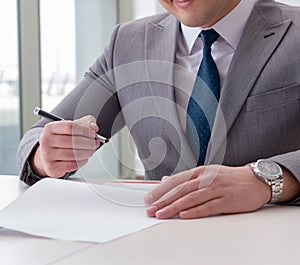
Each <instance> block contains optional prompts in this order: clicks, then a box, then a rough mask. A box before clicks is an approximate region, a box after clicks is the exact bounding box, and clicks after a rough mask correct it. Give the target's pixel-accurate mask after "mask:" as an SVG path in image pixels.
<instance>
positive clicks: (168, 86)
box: [145, 15, 197, 173]
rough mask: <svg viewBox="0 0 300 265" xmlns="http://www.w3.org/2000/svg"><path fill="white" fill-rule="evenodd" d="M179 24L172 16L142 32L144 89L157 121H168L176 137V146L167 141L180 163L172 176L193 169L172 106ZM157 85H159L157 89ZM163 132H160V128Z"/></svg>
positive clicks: (191, 158)
mask: <svg viewBox="0 0 300 265" xmlns="http://www.w3.org/2000/svg"><path fill="white" fill-rule="evenodd" d="M178 32H179V23H178V21H177V19H176V18H175V17H173V16H172V15H169V16H167V17H166V18H165V19H164V20H163V21H161V22H159V23H149V24H148V25H147V28H146V32H145V62H146V66H145V69H146V73H147V78H148V80H150V81H155V82H148V88H149V90H150V91H151V96H152V99H150V102H151V103H150V104H151V105H152V106H154V108H155V110H156V113H157V115H158V117H160V118H163V119H164V120H166V121H168V122H169V123H170V124H171V125H172V128H174V130H176V132H177V133H178V135H179V136H180V143H178V141H173V140H172V139H169V141H171V142H172V143H173V145H174V146H175V147H176V149H177V150H178V152H180V154H181V155H180V161H179V162H178V164H177V168H176V169H175V170H174V173H175V172H179V171H182V170H186V169H189V168H192V167H195V165H196V164H197V162H196V159H195V157H194V155H193V152H192V151H191V149H190V146H189V144H188V142H187V139H186V136H185V133H184V132H183V130H182V127H181V124H180V121H179V117H178V110H177V106H176V99H175V90H174V71H175V70H176V68H175V63H174V62H175V58H176V49H177V35H178ZM158 84H160V85H158ZM160 129H162V130H163V128H160Z"/></svg>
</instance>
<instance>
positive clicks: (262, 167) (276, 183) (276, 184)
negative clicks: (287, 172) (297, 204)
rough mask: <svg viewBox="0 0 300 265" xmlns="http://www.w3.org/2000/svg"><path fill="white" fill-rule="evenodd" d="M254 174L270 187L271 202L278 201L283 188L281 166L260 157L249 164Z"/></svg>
mask: <svg viewBox="0 0 300 265" xmlns="http://www.w3.org/2000/svg"><path fill="white" fill-rule="evenodd" d="M250 167H251V168H252V170H253V172H254V174H255V175H256V176H257V177H258V178H259V179H260V180H262V181H264V182H265V183H267V184H268V185H269V186H270V187H271V188H272V198H271V201H270V202H271V203H273V202H278V201H279V199H280V197H281V194H282V188H283V175H282V169H281V167H280V166H279V165H278V164H277V163H275V162H274V161H271V160H267V159H260V160H257V161H256V162H254V163H252V164H250Z"/></svg>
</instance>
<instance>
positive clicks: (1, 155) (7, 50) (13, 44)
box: [0, 0, 20, 175]
mask: <svg viewBox="0 0 300 265" xmlns="http://www.w3.org/2000/svg"><path fill="white" fill-rule="evenodd" d="M17 25H18V23H17V1H12V0H0V34H1V49H0V58H1V60H0V174H2V175H13V174H17V168H16V150H17V146H18V143H19V139H20V122H19V105H20V104H19V70H18V30H17V27H18V26H17Z"/></svg>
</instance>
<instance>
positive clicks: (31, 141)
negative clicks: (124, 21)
mask: <svg viewBox="0 0 300 265" xmlns="http://www.w3.org/2000/svg"><path fill="white" fill-rule="evenodd" d="M118 29H119V26H116V28H115V29H114V31H113V33H112V37H111V41H110V43H109V45H108V46H107V47H106V48H105V51H104V53H103V55H102V56H100V57H99V58H98V59H97V60H96V62H95V63H94V64H93V65H92V66H91V67H90V68H89V70H88V71H87V72H86V73H85V75H84V78H83V80H82V81H81V82H80V83H79V84H78V85H77V86H76V87H75V88H74V89H73V90H72V91H71V92H70V94H68V95H67V96H66V97H65V98H64V99H63V100H62V101H61V102H60V103H59V104H58V105H57V106H56V107H55V108H54V110H52V112H53V113H54V114H56V115H59V116H61V117H63V118H64V119H65V120H74V119H78V118H80V117H83V116H85V115H93V116H94V117H96V119H97V124H98V126H99V128H100V129H99V133H100V134H101V135H103V136H105V137H107V138H110V137H111V136H112V135H113V134H115V133H116V132H118V131H119V130H120V129H121V128H122V127H123V126H124V121H123V116H122V113H121V108H120V104H119V101H118V96H117V93H116V87H115V80H114V70H113V69H114V65H113V61H114V46H115V39H116V36H117V34H118ZM47 122H49V121H47V120H46V119H41V120H40V121H39V122H37V123H36V124H34V125H33V127H32V128H31V129H29V130H28V131H27V132H26V133H25V135H24V136H23V138H22V139H21V141H20V143H19V146H18V150H17V166H18V168H19V170H20V179H21V180H22V181H24V182H25V183H27V184H28V185H32V184H34V183H36V182H37V181H39V180H40V179H41V177H40V176H38V175H36V174H35V173H34V172H33V171H32V169H31V167H30V164H29V162H28V160H29V157H30V155H31V154H32V152H33V151H34V150H35V148H36V147H37V146H38V144H39V138H40V135H41V133H42V130H43V127H44V125H45V124H46V123H47ZM72 173H74V172H68V173H67V174H66V175H65V176H64V177H63V178H68V177H69V176H70V175H71V174H72Z"/></svg>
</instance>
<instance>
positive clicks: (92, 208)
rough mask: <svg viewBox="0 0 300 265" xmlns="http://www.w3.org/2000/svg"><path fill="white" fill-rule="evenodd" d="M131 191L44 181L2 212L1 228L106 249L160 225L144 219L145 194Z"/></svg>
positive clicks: (48, 179)
mask: <svg viewBox="0 0 300 265" xmlns="http://www.w3.org/2000/svg"><path fill="white" fill-rule="evenodd" d="M143 186H145V185H143ZM124 187H125V188H124ZM128 187H130V185H128V184H126V185H122V184H117V185H91V184H88V183H79V182H73V181H67V180H57V179H50V178H47V179H43V180H41V181H39V182H38V183H37V184H35V185H34V186H32V187H31V188H29V189H28V190H27V191H26V192H25V193H23V194H22V195H21V196H20V197H19V198H17V199H16V200H15V201H14V202H12V203H11V204H10V205H9V206H7V207H6V208H5V209H3V210H2V211H1V212H0V227H1V226H2V227H5V228H7V229H11V230H15V231H19V232H24V233H27V234H31V235H35V236H42V237H48V238H53V239H59V240H67V241H84V242H98V243H104V242H107V241H110V240H113V239H116V238H119V237H122V236H125V235H127V234H130V233H134V232H137V231H139V230H141V229H145V228H147V227H150V226H152V225H155V224H157V223H159V222H161V221H160V220H157V219H155V218H149V217H147V215H146V213H145V208H146V206H145V205H144V201H143V198H144V195H145V193H146V192H147V190H146V188H145V187H144V188H143V189H139V188H137V189H134V188H128ZM148 187H151V185H149V186H148Z"/></svg>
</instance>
